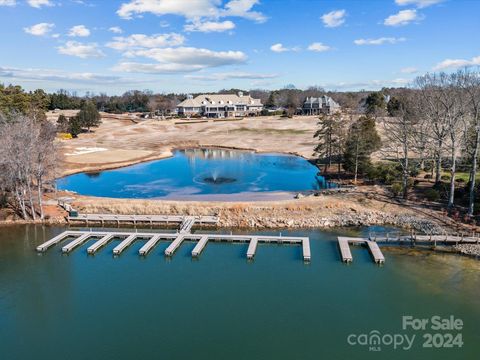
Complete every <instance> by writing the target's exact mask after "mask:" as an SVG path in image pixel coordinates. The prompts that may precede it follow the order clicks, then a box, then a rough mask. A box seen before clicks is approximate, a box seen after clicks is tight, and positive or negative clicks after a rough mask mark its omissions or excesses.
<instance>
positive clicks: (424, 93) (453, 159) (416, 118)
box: [315, 69, 480, 216]
mask: <svg viewBox="0 0 480 360" xmlns="http://www.w3.org/2000/svg"><path fill="white" fill-rule="evenodd" d="M365 104H366V106H365V114H364V115H362V116H360V117H359V118H358V119H356V120H355V121H350V122H349V121H345V116H344V115H340V114H336V115H332V116H323V117H321V118H320V121H319V129H318V131H317V133H316V134H315V136H316V137H317V139H318V145H317V147H316V149H315V152H316V154H317V156H318V157H319V160H320V161H321V162H322V163H323V164H325V166H326V168H328V165H329V164H331V163H332V159H334V160H335V161H337V162H338V163H339V164H340V163H341V164H342V165H343V168H344V170H346V171H348V172H350V173H352V174H353V176H354V179H355V181H356V179H357V175H361V176H365V177H369V178H373V179H375V177H379V176H380V175H379V173H378V171H379V170H378V166H377V169H376V170H377V173H375V166H372V163H371V155H372V153H374V152H378V153H379V155H378V156H379V157H380V158H381V159H382V160H383V161H387V162H388V163H391V164H395V166H396V169H397V170H398V172H397V175H398V178H399V179H400V192H401V195H402V196H403V198H405V199H406V198H407V197H408V190H409V188H410V187H411V182H412V181H411V180H412V177H414V176H415V175H417V174H418V173H419V172H423V173H426V172H427V170H428V172H430V174H428V173H426V174H425V175H424V176H425V177H432V178H433V179H434V188H436V189H440V188H441V187H442V183H443V181H442V180H446V179H448V187H446V188H444V190H445V192H446V193H447V199H446V202H447V207H448V209H449V210H450V211H451V210H452V209H453V208H454V206H455V196H456V193H457V192H456V190H457V184H458V181H457V178H456V176H457V173H458V171H459V167H461V170H462V171H466V172H468V174H469V180H468V184H467V187H466V188H467V189H468V190H467V191H468V209H467V214H468V215H469V216H472V215H473V214H474V206H475V200H476V197H477V188H478V185H477V183H476V181H477V180H476V174H477V167H478V155H479V154H478V153H479V149H480V73H479V72H477V71H473V70H469V69H463V70H459V71H457V72H455V73H451V74H447V73H433V74H426V75H424V76H419V77H417V78H416V79H415V81H414V82H413V84H412V86H411V87H410V88H408V89H407V88H405V89H397V90H396V91H395V93H394V95H393V96H391V97H388V96H386V95H385V94H384V93H383V92H377V93H371V94H370V95H369V96H368V97H367V98H366V100H365ZM342 116H343V118H342ZM379 134H380V135H381V136H380V135H379ZM379 166H380V167H381V166H382V163H380V165H379ZM444 172H448V173H449V175H448V176H445V174H444ZM459 180H460V179H459Z"/></svg>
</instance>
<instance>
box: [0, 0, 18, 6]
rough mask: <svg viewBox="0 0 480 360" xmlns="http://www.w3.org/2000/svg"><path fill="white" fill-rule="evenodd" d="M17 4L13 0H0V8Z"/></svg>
mask: <svg viewBox="0 0 480 360" xmlns="http://www.w3.org/2000/svg"><path fill="white" fill-rule="evenodd" d="M15 5H17V2H16V1H15V0H0V6H15Z"/></svg>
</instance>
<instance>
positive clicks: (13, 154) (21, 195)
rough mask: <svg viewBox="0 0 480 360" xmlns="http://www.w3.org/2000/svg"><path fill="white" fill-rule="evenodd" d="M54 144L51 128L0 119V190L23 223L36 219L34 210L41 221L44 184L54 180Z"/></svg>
mask: <svg viewBox="0 0 480 360" xmlns="http://www.w3.org/2000/svg"><path fill="white" fill-rule="evenodd" d="M54 140H55V128H54V126H53V125H52V124H50V123H48V122H39V121H37V120H36V119H35V118H34V117H30V116H25V115H19V114H12V115H10V116H8V121H7V120H6V118H5V117H4V116H0V154H1V156H0V169H1V170H2V172H1V173H0V183H1V184H2V186H1V188H2V190H3V191H4V193H5V194H6V195H7V197H8V198H9V200H10V203H11V205H12V207H13V208H14V209H16V210H17V212H18V213H20V214H21V216H22V217H23V218H24V219H28V218H29V217H30V218H32V219H33V220H36V219H37V208H36V206H37V207H38V208H39V212H40V218H41V219H43V218H44V213H43V202H42V196H43V189H44V184H45V180H47V179H53V178H54V177H55V174H54V169H55V167H56V164H57V161H56V159H55V156H56V155H55V154H56V147H55V142H54ZM35 188H36V190H37V199H36V201H35V199H34V190H33V189H35ZM9 195H10V196H9Z"/></svg>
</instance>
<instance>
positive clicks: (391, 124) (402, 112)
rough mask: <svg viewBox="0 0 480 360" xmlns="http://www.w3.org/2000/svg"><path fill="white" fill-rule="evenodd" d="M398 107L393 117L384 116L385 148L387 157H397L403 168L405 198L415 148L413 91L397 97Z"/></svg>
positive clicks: (415, 122) (405, 196) (415, 123)
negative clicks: (410, 160) (410, 158)
mask: <svg viewBox="0 0 480 360" xmlns="http://www.w3.org/2000/svg"><path fill="white" fill-rule="evenodd" d="M396 99H397V100H398V107H397V108H396V109H395V110H394V111H393V112H392V115H394V117H393V118H384V121H383V126H384V129H385V137H386V140H387V141H384V144H385V146H384V150H383V152H384V153H386V156H387V158H390V159H395V160H396V161H397V162H398V163H399V164H400V166H401V168H402V193H403V198H404V199H406V198H407V196H408V179H409V176H410V171H409V156H411V155H412V154H411V153H412V151H413V150H414V149H415V148H414V140H415V135H416V125H417V120H416V118H415V116H414V111H413V110H414V105H413V102H414V97H413V96H412V94H411V92H407V91H405V92H403V93H402V94H399V95H398V97H397V98H396Z"/></svg>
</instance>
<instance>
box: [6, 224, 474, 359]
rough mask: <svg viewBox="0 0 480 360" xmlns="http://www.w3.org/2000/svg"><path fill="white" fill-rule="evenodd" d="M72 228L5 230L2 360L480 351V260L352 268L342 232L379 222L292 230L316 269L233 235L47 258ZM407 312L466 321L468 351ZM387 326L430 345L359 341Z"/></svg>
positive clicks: (434, 259) (294, 253)
mask: <svg viewBox="0 0 480 360" xmlns="http://www.w3.org/2000/svg"><path fill="white" fill-rule="evenodd" d="M64 230H65V228H55V227H41V226H15V227H3V228H0V355H1V356H0V358H1V359H2V360H11V359H12V360H13V359H15V360H23V359H25V360H26V359H29V360H30V359H38V360H43V359H45V360H52V359H62V360H63V359H68V360H77V359H78V360H85V359H116V360H123V359H200V360H202V359H205V360H212V359H231V360H236V359H262V360H263V359H315V360H317V359H374V358H378V359H449V360H451V359H476V358H478V354H479V353H480V296H479V295H480V294H479V288H480V265H479V262H478V261H477V260H474V259H469V258H465V257H458V256H454V255H442V254H439V253H436V254H435V253H430V252H421V251H413V250H411V251H409V250H386V249H384V254H385V257H386V264H385V265H384V266H382V267H379V266H376V265H374V264H373V263H372V260H371V258H370V256H369V254H368V251H367V250H366V249H364V248H361V247H353V248H352V252H353V256H354V262H353V264H351V265H345V264H342V263H341V262H340V260H339V255H338V250H337V247H336V243H335V241H334V240H335V237H336V236H337V235H338V234H345V235H350V236H352V235H357V234H360V233H365V234H366V233H367V231H368V229H359V230H345V229H344V230H338V231H331V232H325V231H320V230H308V231H306V230H305V231H303V230H299V231H291V232H284V234H287V233H288V234H291V235H298V236H305V235H306V236H309V237H310V239H311V250H312V262H311V263H310V264H304V263H303V261H302V260H301V253H302V251H301V247H300V246H293V245H291V246H289V245H259V248H258V250H257V255H256V258H255V260H254V261H253V262H248V261H247V260H246V258H245V253H246V250H247V245H246V244H226V243H209V244H208V245H207V247H206V248H205V250H204V252H203V253H202V254H201V256H200V258H199V259H198V260H192V259H191V255H190V252H191V250H192V248H193V247H194V243H188V242H187V243H185V244H183V245H182V246H181V247H180V248H179V250H178V251H177V253H176V254H175V256H174V257H173V258H172V259H166V258H165V257H164V256H163V251H164V250H165V248H166V247H167V246H168V242H161V243H160V244H159V245H158V246H157V247H155V248H154V249H153V250H152V252H151V253H150V254H149V255H148V256H147V257H145V258H141V257H139V256H138V254H137V252H138V249H139V248H140V247H141V245H142V241H137V242H135V243H134V244H133V245H132V246H131V247H129V248H127V249H126V250H125V252H124V253H123V254H122V255H121V256H120V257H118V258H114V257H113V256H112V249H113V247H114V246H116V245H117V244H118V243H119V241H117V240H115V241H113V242H111V243H109V244H108V245H107V246H106V247H105V248H104V249H101V250H100V251H99V252H98V253H97V254H96V255H95V256H88V255H87V253H86V248H87V247H88V246H89V245H90V244H91V243H92V242H88V243H87V244H84V245H83V246H82V247H80V248H78V249H76V250H74V251H73V252H72V253H71V254H69V255H62V254H61V252H60V248H61V245H57V246H55V247H53V248H51V249H50V250H48V251H47V252H46V253H44V254H37V253H36V251H35V247H36V246H37V245H39V244H41V243H43V242H44V241H46V240H48V239H50V238H51V237H52V236H54V235H56V234H58V233H60V232H62V231H64ZM232 230H233V231H234V233H241V232H242V231H241V230H239V229H232ZM377 230H378V229H377ZM152 231H159V230H152ZM218 231H230V230H229V229H224V230H218ZM273 234H276V233H273ZM67 241H68V240H67ZM403 315H412V316H415V317H419V318H430V317H432V316H434V315H439V316H442V317H448V316H450V315H453V316H455V317H456V318H459V319H462V321H463V323H464V326H463V329H462V330H461V331H460V332H459V333H461V334H462V336H463V343H464V344H463V347H462V348H460V349H458V348H450V349H445V348H429V349H424V348H422V343H423V339H421V336H422V334H423V332H422V331H418V332H415V331H406V332H405V331H403V330H402V316H403ZM373 330H378V331H379V332H381V333H382V334H396V333H398V334H407V335H409V336H412V335H416V336H417V339H416V340H415V342H414V345H413V347H412V349H410V350H408V351H406V350H401V349H397V350H393V349H392V348H391V346H382V348H381V351H379V352H374V351H369V350H368V348H367V347H362V346H358V345H353V346H352V345H349V344H348V343H347V338H348V336H349V335H350V334H356V335H358V334H362V333H370V332H371V331H373ZM436 332H438V331H436ZM447 332H448V331H440V333H442V334H444V333H447ZM452 333H453V334H457V333H458V331H453V332H452Z"/></svg>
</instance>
